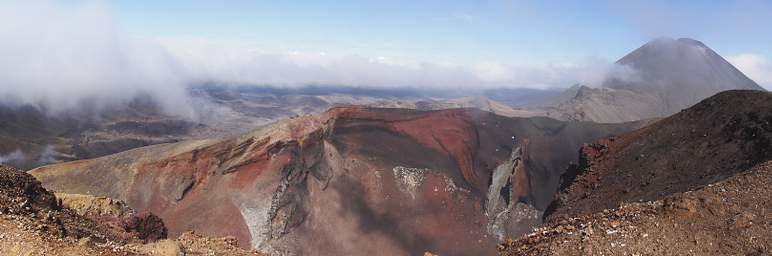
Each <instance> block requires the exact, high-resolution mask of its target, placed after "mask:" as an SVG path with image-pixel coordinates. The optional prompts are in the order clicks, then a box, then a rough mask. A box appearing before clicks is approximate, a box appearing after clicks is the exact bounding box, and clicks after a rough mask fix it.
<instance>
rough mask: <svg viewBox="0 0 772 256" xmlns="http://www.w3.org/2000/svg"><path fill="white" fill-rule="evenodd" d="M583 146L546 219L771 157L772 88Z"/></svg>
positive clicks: (683, 187) (651, 196)
mask: <svg viewBox="0 0 772 256" xmlns="http://www.w3.org/2000/svg"><path fill="white" fill-rule="evenodd" d="M581 153H582V158H581V159H580V165H579V166H578V167H577V168H575V169H573V170H570V171H569V172H567V173H566V175H565V176H564V181H563V184H564V185H563V187H564V190H563V191H562V192H561V193H560V194H559V195H558V200H556V202H555V205H553V207H552V210H554V213H552V214H549V216H548V217H547V219H548V220H549V219H558V218H560V217H561V216H575V215H577V214H587V213H593V212H597V211H599V210H602V209H606V208H613V207H617V206H619V205H620V203H623V202H636V201H641V200H643V201H650V200H656V199H661V198H663V197H664V196H666V195H670V194H673V193H677V192H685V191H690V190H694V189H697V188H699V187H702V186H705V185H707V184H710V183H713V182H716V181H720V180H722V179H725V178H727V177H730V176H732V175H734V174H736V173H738V172H742V171H745V170H747V169H748V168H750V167H752V166H754V165H756V164H759V163H762V162H765V161H768V160H770V159H772V94H770V93H768V92H759V91H726V92H722V93H719V94H717V95H715V96H713V97H711V98H708V99H706V100H704V101H702V102H700V103H699V104H697V105H695V106H694V107H691V108H689V109H686V110H684V111H681V112H680V113H678V114H676V115H673V116H671V117H669V118H666V119H663V120H661V121H659V122H657V123H655V124H652V125H650V126H647V127H645V128H643V129H640V130H637V131H634V132H631V133H629V134H625V135H622V136H619V137H617V138H616V139H613V140H601V141H599V142H597V143H595V144H590V145H587V146H585V147H584V148H583V149H582V152H581Z"/></svg>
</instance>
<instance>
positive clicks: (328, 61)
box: [0, 0, 772, 106]
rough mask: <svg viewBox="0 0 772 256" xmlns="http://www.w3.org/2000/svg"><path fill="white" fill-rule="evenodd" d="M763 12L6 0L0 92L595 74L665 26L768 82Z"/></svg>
mask: <svg viewBox="0 0 772 256" xmlns="http://www.w3.org/2000/svg"><path fill="white" fill-rule="evenodd" d="M769 13H772V1H696V0H693V1H689V0H683V1H665V0H652V1H638V0H631V1H611V0H598V1H592V0H585V1H579V0H567V1H550V0H545V1H535V0H534V1H530V0H509V1H504V0H498V1H486V0H479V1H453V0H442V1H440V0H389V1H386V0H378V1H376V0H372V1H370V0H362V1H350V0H337V1H325V0H315V1H256V0H255V1H242V0H232V1H227V0H222V1H196V0H191V1H182V0H167V1H150V0H116V1H81V0H62V1H50V0H49V1H47V0H40V1H16V0H6V1H0V54H1V55H2V56H4V58H3V59H1V60H0V78H4V81H6V82H5V83H4V84H3V85H0V88H2V87H5V88H2V89H3V91H0V100H2V99H3V98H5V100H6V101H8V100H14V101H18V102H32V101H57V102H61V99H62V98H66V99H71V100H69V101H66V103H65V104H61V105H65V106H68V105H77V104H78V102H79V101H82V98H84V97H91V98H99V99H101V98H115V97H118V98H121V97H125V96H122V95H131V94H132V93H133V92H136V91H142V92H147V93H151V94H162V95H181V94H183V93H184V88H185V86H189V85H190V84H195V83H202V82H218V83H224V84H258V85H276V86H298V85H306V84H339V85H349V86H375V87H400V86H413V87H436V88H443V89H456V88H470V87H472V88H474V87H527V88H565V87H569V86H571V85H573V84H576V83H582V84H587V85H591V86H592V85H594V84H598V83H599V81H601V80H602V79H603V78H604V77H605V75H606V74H608V73H610V72H611V71H614V70H615V69H617V68H618V67H616V66H615V65H614V64H613V62H614V61H615V60H617V59H619V58H621V57H622V56H624V55H625V54H626V53H628V52H630V51H632V50H634V49H635V48H637V47H639V46H640V45H642V44H644V43H646V42H647V41H650V40H652V39H655V38H657V37H661V36H668V37H673V38H679V37H690V38H694V39H697V40H700V41H702V42H704V43H705V44H707V45H708V46H710V47H711V48H712V49H714V50H715V51H716V52H718V53H719V54H721V55H722V56H724V57H725V58H726V59H728V60H729V61H730V62H732V63H733V64H735V65H736V66H737V67H738V68H739V69H740V70H742V71H743V72H745V73H746V74H747V75H748V76H749V77H751V78H752V79H754V80H756V81H757V82H758V83H759V84H761V85H762V86H765V87H766V88H772V59H770V58H772V48H771V46H770V45H772V44H770V42H772V33H769V32H768V31H767V30H768V28H769V27H772V15H769ZM51 84H56V85H57V86H58V89H59V90H52V88H51V87H52V85H51ZM51 91H57V92H58V91H61V93H59V92H58V93H55V94H51V93H47V92H51ZM116 91H117V92H119V93H117V94H116V93H115V92H116ZM9 92H13V93H9ZM62 95H65V96H66V97H65V96H62ZM83 95H88V96H83ZM183 100H184V96H174V97H173V98H172V99H170V100H169V102H175V104H176V102H179V101H183ZM170 104H172V103H170Z"/></svg>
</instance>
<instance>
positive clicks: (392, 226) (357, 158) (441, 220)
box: [32, 107, 640, 255]
mask: <svg viewBox="0 0 772 256" xmlns="http://www.w3.org/2000/svg"><path fill="white" fill-rule="evenodd" d="M639 125H640V124H638V123H628V124H615V125H612V124H603V125H601V124H593V123H581V122H577V123H566V122H560V121H556V120H552V119H548V118H506V117H501V116H497V115H494V114H491V113H488V112H482V111H478V110H471V109H452V110H441V111H429V112H424V111H415V110H401V109H371V108H361V107H339V108H333V109H330V110H329V111H327V112H326V113H324V114H321V115H318V116H303V117H299V118H295V119H291V120H286V121H283V122H279V123H276V124H274V125H271V126H269V127H265V128H261V129H259V130H256V131H254V132H251V133H249V134H245V135H242V136H239V137H233V138H227V139H221V140H207V141H190V142H182V143H175V144H164V145H157V146H150V147H145V148H139V149H135V150H131V151H127V152H123V153H119V154H115V155H111V156H107V157H102V158H97V159H93V160H85V161H79V162H71V163H64V164H58V165H52V166H47V167H43V168H39V169H36V170H34V171H32V173H33V174H34V175H35V176H36V177H37V178H38V179H40V180H42V181H43V184H44V185H45V186H46V187H48V188H50V189H53V190H56V191H62V192H68V193H81V194H95V195H101V196H108V197H112V198H117V199H121V200H124V201H126V202H127V203H128V204H129V206H131V207H132V208H135V209H137V210H141V211H143V210H147V211H150V212H152V213H154V214H157V215H158V216H160V217H161V218H163V220H164V222H165V223H166V225H167V226H168V227H169V231H170V236H176V235H179V234H181V233H182V232H185V231H187V230H196V231H197V232H199V233H201V234H204V235H208V236H225V235H233V236H236V237H237V238H238V239H239V241H242V243H241V245H243V246H253V247H256V248H260V249H262V250H265V251H268V252H274V253H278V254H286V253H296V254H301V255H304V254H311V255H353V254H376V255H384V254H385V255H405V254H409V255H413V254H422V253H423V252H425V251H431V252H434V253H439V254H490V253H493V252H494V251H495V245H496V244H497V243H499V242H500V241H501V240H500V239H501V238H503V237H502V236H516V235H518V234H520V233H521V232H523V231H524V230H528V229H530V228H531V227H533V226H534V225H536V224H538V223H539V218H538V217H539V216H534V215H538V213H539V211H540V210H543V209H544V208H546V206H547V205H548V203H549V202H550V200H551V198H552V196H553V194H554V191H556V189H557V186H558V180H559V177H560V174H561V173H563V171H564V170H565V167H566V166H567V165H568V163H569V162H570V161H572V160H574V159H576V158H577V156H578V152H577V151H576V149H577V148H579V147H580V145H582V144H583V143H587V142H589V141H592V140H596V139H600V138H604V137H609V136H612V135H616V134H619V133H622V132H627V131H630V130H632V129H634V128H636V127H638V126H639ZM517 146H519V147H520V148H522V149H523V150H522V151H516V152H515V154H513V153H512V151H513V149H515V148H516V147H517ZM513 156H516V157H517V159H522V164H514V165H512V167H511V169H503V172H500V173H498V174H497V175H494V170H495V169H497V167H498V166H504V167H506V166H509V165H508V164H512V163H513V162H512V161H514V160H513V159H514V158H513ZM518 161H520V160H518ZM494 176H495V177H494ZM494 183H495V184H500V185H502V186H501V189H500V191H492V192H491V191H489V190H490V187H491V184H494ZM492 195H493V196H494V197H491V196H492ZM489 200H496V201H497V202H498V201H499V200H500V203H498V204H493V205H497V208H496V209H485V205H486V203H487V202H488V201H489ZM529 209H530V210H529ZM486 213H490V214H494V215H496V216H499V215H507V216H508V217H506V218H497V220H499V221H500V222H501V223H498V222H497V223H495V224H496V225H494V223H492V222H491V219H492V218H493V217H492V216H490V214H489V215H486ZM499 217H500V216H499Z"/></svg>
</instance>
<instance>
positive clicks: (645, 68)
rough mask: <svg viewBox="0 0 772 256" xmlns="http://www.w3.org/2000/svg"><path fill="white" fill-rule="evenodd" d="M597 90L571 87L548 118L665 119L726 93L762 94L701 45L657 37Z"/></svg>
mask: <svg viewBox="0 0 772 256" xmlns="http://www.w3.org/2000/svg"><path fill="white" fill-rule="evenodd" d="M616 64H617V65H618V66H619V67H620V68H623V69H629V70H628V71H627V72H620V73H621V74H613V73H612V74H611V75H610V76H609V77H608V78H607V79H606V80H605V81H604V82H603V83H602V84H600V85H594V87H596V88H590V87H586V86H580V87H579V89H577V88H571V89H569V90H567V91H566V93H565V94H566V95H562V96H559V97H558V98H559V99H561V100H560V101H558V102H556V103H554V104H552V107H551V108H547V109H546V111H548V112H549V113H548V116H551V117H554V118H558V119H565V120H585V121H595V122H600V123H613V122H625V121H632V120H643V119H649V118H657V117H665V116H669V115H672V114H675V113H677V112H679V111H681V110H682V109H685V108H688V107H690V106H692V105H694V104H696V103H697V102H699V101H701V100H703V99H705V98H707V97H710V96H712V95H714V94H716V93H718V92H721V91H726V90H734V89H738V90H759V91H764V89H763V88H761V87H760V86H759V85H758V84H756V83H755V82H754V81H752V80H751V79H749V78H748V77H746V76H745V75H744V74H743V73H742V72H740V71H739V70H737V68H735V67H734V66H732V64H730V63H729V62H727V61H726V60H725V59H724V58H722V57H721V56H720V55H718V54H717V53H716V52H714V51H713V50H712V49H710V48H709V47H707V46H706V45H705V44H703V43H702V42H699V41H697V40H694V39H689V38H680V39H672V38H658V39H656V40H653V41H651V42H649V43H647V44H645V45H643V46H641V47H640V48H638V49H636V50H635V51H632V52H631V53H629V54H627V55H626V56H625V57H623V58H621V59H620V60H618V61H617V62H616Z"/></svg>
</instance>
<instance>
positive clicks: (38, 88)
mask: <svg viewBox="0 0 772 256" xmlns="http://www.w3.org/2000/svg"><path fill="white" fill-rule="evenodd" d="M0 39H2V40H0V56H3V58H0V81H2V83H0V100H1V101H2V102H3V103H5V104H6V105H8V104H10V105H23V104H32V105H37V106H44V107H45V109H46V110H47V111H51V112H54V113H56V112H62V111H69V110H75V109H77V108H79V107H82V106H83V105H88V106H95V107H97V108H99V107H104V106H105V105H113V104H121V103H126V102H128V101H130V100H131V99H132V98H133V97H134V96H135V95H137V94H139V93H146V94H150V95H153V96H154V97H156V98H157V100H158V102H159V105H161V106H162V107H163V108H164V110H166V111H167V112H171V113H175V114H179V115H188V114H189V113H186V112H187V111H188V110H189V108H188V107H187V99H186V92H185V83H186V81H185V77H184V76H183V75H182V73H181V72H182V71H181V70H179V69H178V68H177V67H178V65H177V64H176V63H175V62H174V59H172V58H171V56H170V55H169V54H168V53H167V52H166V50H165V49H164V48H163V47H161V46H160V44H158V43H157V42H153V41H151V40H146V39H145V40H139V39H134V38H131V37H127V36H124V35H122V34H121V32H120V29H119V27H118V25H117V24H116V23H115V21H114V19H113V18H112V17H111V15H110V12H109V10H108V8H107V6H104V5H102V4H100V3H98V2H89V3H86V4H80V5H77V6H75V7H64V6H61V5H57V4H56V3H54V2H46V1H10V2H3V3H0Z"/></svg>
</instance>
